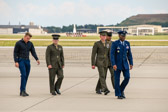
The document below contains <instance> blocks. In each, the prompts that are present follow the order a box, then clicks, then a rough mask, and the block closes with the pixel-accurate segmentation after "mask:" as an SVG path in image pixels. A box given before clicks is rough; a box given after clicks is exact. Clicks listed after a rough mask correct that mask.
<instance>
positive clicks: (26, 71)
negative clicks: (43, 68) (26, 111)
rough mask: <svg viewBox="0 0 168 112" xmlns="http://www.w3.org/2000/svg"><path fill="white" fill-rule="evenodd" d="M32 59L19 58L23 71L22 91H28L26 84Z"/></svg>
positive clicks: (21, 71)
mask: <svg viewBox="0 0 168 112" xmlns="http://www.w3.org/2000/svg"><path fill="white" fill-rule="evenodd" d="M30 68H31V66H30V60H29V59H19V70H20V73H21V85H20V92H22V91H26V84H27V80H28V77H29V73H30Z"/></svg>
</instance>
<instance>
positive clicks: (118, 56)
mask: <svg viewBox="0 0 168 112" xmlns="http://www.w3.org/2000/svg"><path fill="white" fill-rule="evenodd" d="M118 34H119V40H116V41H115V42H113V43H112V46H111V53H110V58H111V63H112V66H113V69H114V77H115V96H117V97H118V99H123V98H125V95H124V90H125V88H126V86H127V84H128V82H129V79H130V73H129V69H130V70H131V69H132V68H133V58H132V53H131V48H130V43H129V42H128V41H126V40H125V37H126V34H127V32H126V31H119V32H118ZM128 61H129V64H128ZM129 65H130V66H129ZM121 72H123V75H124V80H123V82H122V83H121V85H120V73H121Z"/></svg>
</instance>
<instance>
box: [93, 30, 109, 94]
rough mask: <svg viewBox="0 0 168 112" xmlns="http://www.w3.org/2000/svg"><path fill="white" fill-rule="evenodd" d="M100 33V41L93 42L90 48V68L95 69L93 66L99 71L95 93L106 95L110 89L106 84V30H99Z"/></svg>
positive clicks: (107, 56) (107, 49)
mask: <svg viewBox="0 0 168 112" xmlns="http://www.w3.org/2000/svg"><path fill="white" fill-rule="evenodd" d="M99 34H100V41H97V42H95V43H94V46H93V49H92V56H91V63H92V69H95V66H96V67H97V68H98V72H99V80H98V83H97V86H96V93H97V94H102V93H101V92H104V95H107V94H108V93H110V91H109V90H108V88H107V85H106V81H105V79H106V74H107V67H108V63H109V50H110V49H109V47H108V46H107V42H106V35H107V34H106V32H104V31H101V32H99Z"/></svg>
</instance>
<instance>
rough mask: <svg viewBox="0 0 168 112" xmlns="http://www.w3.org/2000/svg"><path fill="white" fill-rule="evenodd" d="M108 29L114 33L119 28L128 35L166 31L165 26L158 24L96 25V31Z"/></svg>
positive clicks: (153, 33) (167, 30)
mask: <svg viewBox="0 0 168 112" xmlns="http://www.w3.org/2000/svg"><path fill="white" fill-rule="evenodd" d="M104 29H110V30H112V31H113V32H114V34H115V33H117V31H119V30H125V31H127V32H128V34H130V35H155V34H156V33H166V32H168V28H167V27H162V26H160V25H134V26H126V27H124V26H122V27H115V26H113V27H97V33H98V32H99V31H100V30H104Z"/></svg>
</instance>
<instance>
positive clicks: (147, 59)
mask: <svg viewBox="0 0 168 112" xmlns="http://www.w3.org/2000/svg"><path fill="white" fill-rule="evenodd" d="M155 51H156V48H155V49H154V50H153V51H152V52H151V53H150V54H149V55H148V57H147V58H145V59H144V61H143V62H142V63H141V64H139V65H138V68H139V67H141V66H142V65H143V64H144V63H145V62H146V61H147V60H148V59H149V58H150V57H151V56H152V54H153V53H154V52H155Z"/></svg>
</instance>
